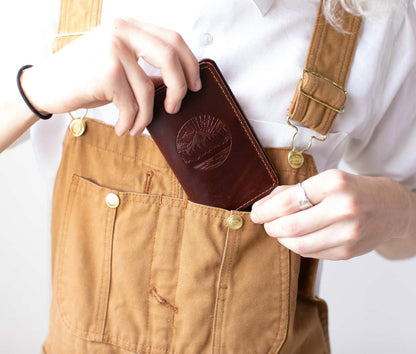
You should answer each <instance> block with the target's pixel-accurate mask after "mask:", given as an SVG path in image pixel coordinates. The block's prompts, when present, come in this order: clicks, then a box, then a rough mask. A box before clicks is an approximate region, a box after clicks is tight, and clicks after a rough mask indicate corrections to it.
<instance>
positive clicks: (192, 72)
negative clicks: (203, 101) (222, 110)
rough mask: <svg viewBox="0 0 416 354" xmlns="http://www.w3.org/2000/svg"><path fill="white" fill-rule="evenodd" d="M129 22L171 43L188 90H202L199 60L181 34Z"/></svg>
mask: <svg viewBox="0 0 416 354" xmlns="http://www.w3.org/2000/svg"><path fill="white" fill-rule="evenodd" d="M127 22H128V23H133V24H134V25H136V26H137V27H139V28H142V29H144V30H146V31H148V32H149V33H152V34H153V35H155V36H156V37H158V38H160V39H162V40H164V41H165V42H167V43H170V44H171V45H172V46H173V47H175V48H176V52H177V54H178V57H179V60H180V62H181V65H182V68H183V71H184V74H185V79H186V82H187V85H188V88H189V89H190V90H191V91H198V90H200V89H201V79H200V75H199V63H198V60H197V59H196V57H195V56H194V54H193V53H192V51H191V50H190V49H189V47H188V46H187V45H186V43H185V41H184V40H183V38H182V36H181V35H180V34H179V33H177V32H174V31H170V30H167V29H165V28H161V27H158V26H155V25H153V24H150V23H145V22H139V21H136V20H133V19H128V20H127Z"/></svg>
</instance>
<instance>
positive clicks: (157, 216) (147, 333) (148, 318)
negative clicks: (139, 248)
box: [146, 206, 160, 346]
mask: <svg viewBox="0 0 416 354" xmlns="http://www.w3.org/2000/svg"><path fill="white" fill-rule="evenodd" d="M159 217H160V206H159V208H158V209H157V215H156V222H155V232H154V233H153V235H152V239H153V246H152V259H151V261H150V268H149V269H150V270H149V288H151V283H152V269H153V260H154V258H155V257H154V256H155V244H156V235H157V229H158V227H159ZM149 322H150V296H148V299H147V319H146V346H149V344H150V330H149Z"/></svg>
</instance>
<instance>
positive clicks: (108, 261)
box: [102, 208, 117, 337]
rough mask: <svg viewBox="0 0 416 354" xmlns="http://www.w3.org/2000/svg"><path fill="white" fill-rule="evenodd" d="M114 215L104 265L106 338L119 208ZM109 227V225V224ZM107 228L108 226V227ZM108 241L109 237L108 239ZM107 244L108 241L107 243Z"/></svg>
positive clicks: (104, 326) (103, 328) (104, 322)
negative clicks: (105, 277) (105, 270)
mask: <svg viewBox="0 0 416 354" xmlns="http://www.w3.org/2000/svg"><path fill="white" fill-rule="evenodd" d="M112 210H113V213H112V217H111V218H110V222H109V224H110V225H111V234H110V235H109V236H108V237H109V239H110V240H109V241H110V242H109V243H110V244H109V247H108V250H107V249H105V248H104V250H105V252H106V255H105V257H104V258H106V257H108V258H106V260H105V261H104V265H106V264H107V267H108V269H107V272H108V273H107V277H108V278H107V279H108V280H107V287H106V295H105V296H106V298H105V300H104V305H103V306H104V314H103V324H102V326H103V327H102V337H104V333H105V328H106V325H107V316H108V306H109V303H110V290H111V277H112V272H111V270H112V265H113V243H114V231H115V223H116V217H117V208H116V209H112ZM110 215H111V214H110ZM107 225H108V224H107ZM106 227H107V226H106ZM106 240H107V237H106ZM106 243H107V241H106Z"/></svg>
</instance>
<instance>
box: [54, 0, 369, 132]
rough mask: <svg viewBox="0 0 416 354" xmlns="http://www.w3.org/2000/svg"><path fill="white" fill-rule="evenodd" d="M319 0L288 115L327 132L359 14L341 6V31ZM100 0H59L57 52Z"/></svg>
mask: <svg viewBox="0 0 416 354" xmlns="http://www.w3.org/2000/svg"><path fill="white" fill-rule="evenodd" d="M322 3H323V0H321V3H320V6H319V10H318V14H317V17H316V21H315V27H314V30H313V34H312V39H311V42H310V45H309V51H308V56H307V59H306V64H305V69H304V71H303V76H302V78H301V79H300V81H299V85H298V88H297V90H296V92H295V96H294V98H293V100H292V104H291V106H290V108H289V117H290V119H291V120H294V121H296V122H298V123H300V124H303V125H305V126H306V127H308V128H310V129H312V130H314V131H316V132H317V133H319V134H321V135H326V134H327V133H328V132H329V131H330V129H331V127H332V125H333V123H334V121H335V118H336V116H337V114H338V113H341V112H343V110H344V103H345V99H346V93H347V92H346V90H345V89H344V88H343V86H344V85H345V82H346V80H347V75H348V72H349V69H350V66H351V62H352V59H353V56H354V52H355V47H356V44H357V39H358V35H359V31H360V26H361V18H359V17H357V16H353V15H351V14H350V13H348V12H346V11H343V10H340V18H341V21H342V26H343V29H344V32H340V31H338V30H336V29H335V28H333V27H332V26H331V25H330V24H329V23H328V22H327V21H326V19H325V16H324V15H323V11H322V6H323V5H322ZM101 8H102V0H61V12H60V19H59V30H58V35H57V36H56V38H55V41H54V44H53V52H54V53H55V52H57V51H58V50H60V49H62V48H63V47H64V46H65V45H67V44H69V43H70V42H71V41H72V40H74V39H76V38H78V37H80V36H82V35H83V34H84V33H85V32H88V31H90V30H92V29H93V28H94V27H96V26H98V25H99V24H100V21H101Z"/></svg>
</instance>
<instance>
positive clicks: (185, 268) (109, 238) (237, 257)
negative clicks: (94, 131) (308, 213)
mask: <svg viewBox="0 0 416 354" xmlns="http://www.w3.org/2000/svg"><path fill="white" fill-rule="evenodd" d="M108 195H112V197H113V199H112V200H113V201H114V200H116V201H117V200H118V201H119V205H115V204H111V203H110V206H109V205H108V204H107V203H106V200H107V196H108ZM115 196H116V197H115ZM110 201H111V198H110ZM116 204H117V203H116ZM66 209H67V210H66V213H65V218H64V225H63V229H62V230H63V231H62V235H61V242H60V246H59V250H58V252H59V253H58V258H57V273H56V274H57V278H56V299H57V306H58V310H59V313H60V315H61V317H62V320H63V321H64V323H65V324H66V325H67V327H68V328H70V330H71V331H72V332H73V333H74V334H76V335H77V336H78V337H81V338H84V339H86V340H90V341H95V342H99V343H108V344H112V345H114V346H116V347H119V348H122V349H125V350H129V351H133V352H140V351H143V352H152V353H162V352H163V353H167V352H168V353H208V352H209V353H211V352H212V346H213V345H214V352H215V353H217V352H218V353H220V352H221V353H222V352H227V353H228V352H242V351H243V352H244V351H246V352H247V351H248V352H251V353H267V352H275V351H277V350H276V349H277V348H279V347H280V345H281V344H282V343H283V341H284V339H285V337H286V332H287V326H288V315H287V313H288V301H289V296H290V295H289V281H290V279H289V276H290V270H289V258H288V257H289V252H288V251H287V250H286V249H284V248H283V247H282V246H281V245H280V244H279V243H278V242H276V240H274V239H272V238H270V237H269V236H267V235H266V234H265V232H264V229H263V227H262V226H261V225H254V224H253V223H251V221H250V216H249V213H247V212H234V211H233V212H231V211H227V210H223V209H219V208H212V207H208V206H204V205H200V204H196V203H192V202H188V201H186V200H184V199H180V198H173V197H169V196H163V195H155V194H145V193H137V192H121V191H119V190H116V189H113V188H109V187H104V186H101V185H98V184H96V183H93V182H91V181H90V180H88V179H86V178H83V177H80V176H77V175H74V176H73V177H72V182H71V186H70V189H69V197H68V202H67V206H66ZM230 214H238V215H240V216H241V217H242V219H243V221H244V223H243V227H242V228H241V229H240V230H237V231H232V230H230V229H229V228H228V227H227V218H228V217H229V216H230ZM214 337H215V340H214ZM217 346H219V347H218V348H217ZM115 350H116V349H115ZM116 352H117V351H115V353H116Z"/></svg>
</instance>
